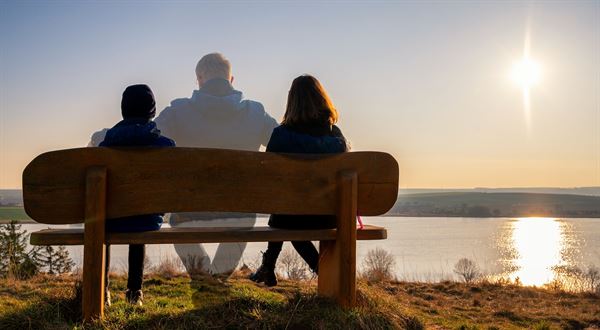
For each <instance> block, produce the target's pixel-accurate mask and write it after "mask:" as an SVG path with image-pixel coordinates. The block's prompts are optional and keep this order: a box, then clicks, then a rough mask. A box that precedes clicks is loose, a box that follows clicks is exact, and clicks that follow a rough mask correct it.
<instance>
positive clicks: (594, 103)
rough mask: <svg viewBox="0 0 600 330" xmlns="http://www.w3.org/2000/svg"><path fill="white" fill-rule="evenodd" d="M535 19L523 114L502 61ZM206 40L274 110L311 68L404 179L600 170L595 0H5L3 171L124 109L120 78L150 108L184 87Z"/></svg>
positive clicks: (493, 178) (80, 136)
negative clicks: (148, 91)
mask: <svg viewBox="0 0 600 330" xmlns="http://www.w3.org/2000/svg"><path fill="white" fill-rule="evenodd" d="M527 31H529V40H530V43H529V44H530V51H529V53H530V57H531V58H532V59H534V60H535V61H537V63H538V64H539V67H540V70H541V76H540V80H539V82H538V83H537V84H536V85H535V86H532V87H531V89H530V91H529V94H530V105H531V109H530V111H529V114H528V115H527V113H526V111H525V109H524V101H523V94H524V93H523V88H522V87H521V86H519V85H518V84H516V83H515V82H513V81H511V79H510V77H509V76H510V72H511V68H512V66H513V63H515V61H518V60H520V59H521V58H522V57H523V54H524V44H525V36H526V33H527ZM213 51H219V52H222V53H224V54H225V55H226V56H227V57H228V58H229V59H230V60H231V62H232V64H233V74H234V76H235V82H234V85H235V87H236V88H237V89H239V90H242V91H243V92H244V94H245V95H246V97H248V98H251V99H254V100H258V101H260V102H262V103H263V104H264V105H265V108H266V109H267V111H268V112H269V113H271V115H273V116H274V117H275V118H278V119H280V118H281V117H282V115H283V112H284V108H285V101H286V97H287V91H288V89H289V85H290V83H291V81H292V79H293V78H294V77H296V76H297V75H300V74H303V73H310V74H313V75H315V76H316V77H317V78H319V79H320V80H321V82H322V83H323V84H324V86H325V88H326V89H327V90H328V91H329V92H330V94H331V97H332V99H333V101H334V103H335V105H336V106H337V108H338V109H339V112H340V122H339V126H340V128H341V129H342V131H343V132H344V134H345V135H346V136H347V137H348V138H349V139H350V140H351V142H352V146H353V150H382V151H387V152H389V153H391V154H393V155H394V156H395V157H396V159H397V160H398V162H399V164H400V171H401V172H400V185H401V187H403V188H417V187H432V188H433V187H440V188H442V187H443V188H468V187H482V186H485V187H535V186H556V187H572V186H591V185H596V186H597V185H600V1H569V2H558V1H546V2H518V1H481V2H476V1H460V2H451V1H439V2H416V1H415V2H412V1H406V2H362V1H360V2H356V1H355V2H349V3H348V2H328V3H325V4H320V3H317V2H312V3H310V2H309V4H306V3H304V2H296V3H277V2H258V3H249V2H234V3H225V4H223V3H207V2H188V1H175V2H162V1H152V2H148V3H146V2H137V1H136V2H133V1H131V2H122V1H105V2H81V3H79V2H74V1H69V2H55V1H52V2H50V1H47V2H27V1H5V0H0V188H20V186H21V173H22V170H23V168H24V167H25V166H26V165H27V163H28V162H29V161H30V160H32V159H33V158H34V157H35V156H36V155H37V154H39V153H42V152H44V151H48V150H55V149H62V148H73V147H79V146H85V145H86V144H87V142H88V141H89V138H90V135H91V134H92V133H93V132H94V131H96V130H99V129H101V128H104V127H111V126H113V125H114V124H115V123H116V122H117V121H119V120H120V107H119V105H120V97H121V93H122V91H123V89H124V87H126V86H127V85H130V84H134V83H147V84H149V85H150V86H151V87H152V89H153V90H154V93H155V95H156V98H157V111H160V110H162V109H163V108H164V107H165V106H167V105H168V104H169V102H170V101H171V100H172V99H175V98H180V97H189V96H190V95H191V93H192V91H193V89H194V88H197V87H196V82H195V75H194V68H195V65H196V62H197V61H198V60H199V59H200V57H201V56H202V55H204V54H206V53H209V52H213Z"/></svg>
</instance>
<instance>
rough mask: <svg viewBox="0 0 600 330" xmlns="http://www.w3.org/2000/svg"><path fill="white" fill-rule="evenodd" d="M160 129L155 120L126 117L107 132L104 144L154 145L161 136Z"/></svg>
mask: <svg viewBox="0 0 600 330" xmlns="http://www.w3.org/2000/svg"><path fill="white" fill-rule="evenodd" d="M160 136H161V135H160V130H158V128H156V124H155V123H154V122H153V121H146V120H143V119H125V120H122V121H120V122H119V123H117V124H116V125H115V126H114V127H113V128H111V129H109V130H108V131H107V132H106V137H105V138H104V141H103V142H102V144H103V145H110V146H126V145H127V146H143V145H152V144H153V143H154V142H155V141H156V140H157V139H159V138H160Z"/></svg>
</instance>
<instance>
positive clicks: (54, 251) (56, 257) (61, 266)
mask: <svg viewBox="0 0 600 330" xmlns="http://www.w3.org/2000/svg"><path fill="white" fill-rule="evenodd" d="M32 259H33V260H34V261H35V262H37V264H38V265H39V267H40V268H43V269H44V270H45V271H46V272H47V273H48V274H51V275H54V274H64V273H68V272H70V271H71V269H73V266H74V265H75V263H74V262H73V260H71V258H70V257H69V251H67V249H66V248H65V247H64V246H58V247H56V248H55V247H53V246H50V245H46V246H39V247H37V248H34V249H33V250H32Z"/></svg>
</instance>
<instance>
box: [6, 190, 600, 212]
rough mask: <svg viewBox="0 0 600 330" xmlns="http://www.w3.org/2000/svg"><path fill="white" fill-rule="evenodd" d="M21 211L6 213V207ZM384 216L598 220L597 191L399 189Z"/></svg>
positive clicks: (14, 197) (10, 197) (10, 194)
mask: <svg viewBox="0 0 600 330" xmlns="http://www.w3.org/2000/svg"><path fill="white" fill-rule="evenodd" d="M22 205H23V197H22V192H21V190H20V189H3V190H0V206H3V207H5V208H4V210H3V213H2V214H0V218H3V219H14V218H20V219H27V216H26V215H25V213H24V212H23V211H22ZM7 206H9V207H13V208H19V209H21V210H17V209H12V210H9V209H7V208H6V207H7ZM387 215H395V216H440V217H443V216H462V217H492V216H496V217H520V216H522V217H525V216H549V217H594V218H595V217H600V187H580V188H475V189H400V191H399V195H398V200H397V202H396V204H395V205H394V207H393V208H392V209H391V210H390V212H388V213H387Z"/></svg>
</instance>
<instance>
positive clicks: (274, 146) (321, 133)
mask: <svg viewBox="0 0 600 330" xmlns="http://www.w3.org/2000/svg"><path fill="white" fill-rule="evenodd" d="M345 151H348V146H347V141H346V138H345V137H344V135H343V134H342V131H340V129H339V128H338V127H337V126H335V125H334V126H331V127H330V126H329V125H326V126H315V125H308V126H305V127H290V126H286V125H281V126H279V127H276V128H275V129H274V130H273V134H271V140H269V144H268V145H267V152H282V153H300V154H332V153H340V152H345ZM298 203H301V201H298ZM269 226H271V227H275V228H284V229H325V228H335V227H336V217H335V216H331V215H310V216H304V215H282V214H273V215H271V217H270V218H269Z"/></svg>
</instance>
